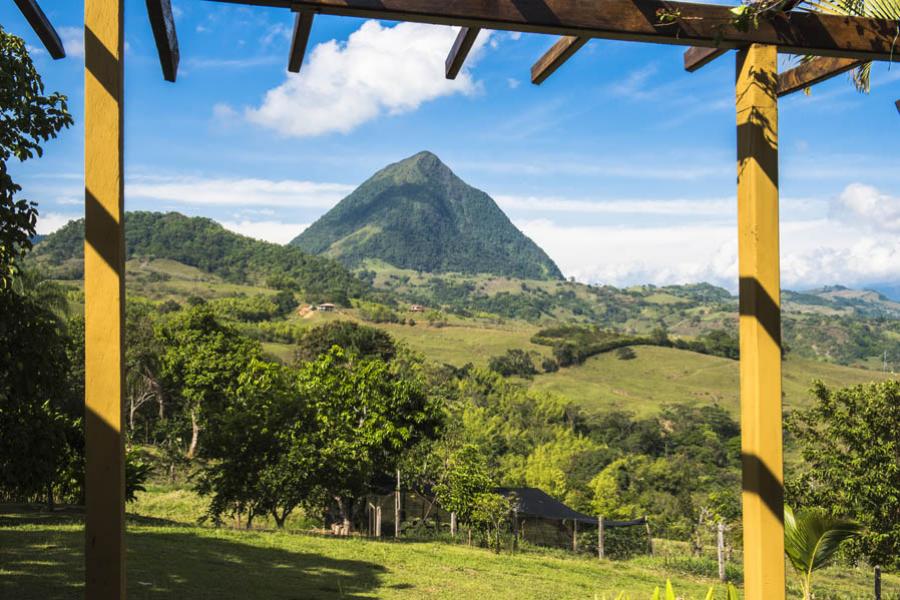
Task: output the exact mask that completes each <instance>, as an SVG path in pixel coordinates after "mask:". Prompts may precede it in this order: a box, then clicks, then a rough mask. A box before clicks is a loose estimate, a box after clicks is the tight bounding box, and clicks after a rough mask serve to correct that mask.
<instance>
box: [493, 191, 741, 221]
mask: <svg viewBox="0 0 900 600" xmlns="http://www.w3.org/2000/svg"><path fill="white" fill-rule="evenodd" d="M494 199H495V200H496V201H497V204H498V205H499V206H500V207H501V208H503V209H504V210H507V211H521V212H526V211H528V212H566V213H583V214H655V215H677V216H684V215H692V216H701V215H702V216H709V215H720V216H732V215H734V214H735V212H736V210H737V209H736V207H735V201H734V199H733V198H726V199H710V200H677V199H676V200H573V199H568V198H561V197H554V196H503V195H500V196H495V197H494Z"/></svg>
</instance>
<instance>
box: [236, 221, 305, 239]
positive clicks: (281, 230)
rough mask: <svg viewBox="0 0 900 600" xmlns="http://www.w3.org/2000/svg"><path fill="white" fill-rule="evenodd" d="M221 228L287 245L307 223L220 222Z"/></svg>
mask: <svg viewBox="0 0 900 600" xmlns="http://www.w3.org/2000/svg"><path fill="white" fill-rule="evenodd" d="M222 227H224V228H225V229H229V230H231V231H233V232H235V233H240V234H241V235H246V236H247V237H252V238H256V239H258V240H264V241H266V242H273V243H275V244H287V243H288V242H290V241H291V240H292V239H294V238H295V237H297V236H298V235H300V234H301V233H302V232H303V230H304V229H306V228H307V227H309V223H282V222H281V221H222Z"/></svg>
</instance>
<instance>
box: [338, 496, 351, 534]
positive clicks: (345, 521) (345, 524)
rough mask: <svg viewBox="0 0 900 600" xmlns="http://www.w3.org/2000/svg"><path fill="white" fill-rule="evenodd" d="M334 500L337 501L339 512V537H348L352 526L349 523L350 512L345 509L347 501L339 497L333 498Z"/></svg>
mask: <svg viewBox="0 0 900 600" xmlns="http://www.w3.org/2000/svg"><path fill="white" fill-rule="evenodd" d="M334 499H335V500H336V501H337V505H338V511H340V515H341V535H350V531H351V528H352V525H353V524H352V522H351V521H350V511H349V510H348V507H347V501H346V500H345V499H344V498H341V497H340V496H335V497H334Z"/></svg>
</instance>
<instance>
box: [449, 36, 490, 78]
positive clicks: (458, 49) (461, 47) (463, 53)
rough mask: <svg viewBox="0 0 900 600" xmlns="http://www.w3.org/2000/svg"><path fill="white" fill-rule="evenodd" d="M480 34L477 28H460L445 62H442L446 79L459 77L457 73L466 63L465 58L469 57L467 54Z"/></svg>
mask: <svg viewBox="0 0 900 600" xmlns="http://www.w3.org/2000/svg"><path fill="white" fill-rule="evenodd" d="M480 32H481V29H479V28H478V27H461V28H460V30H459V33H458V34H457V35H456V40H455V41H454V42H453V47H452V48H450V54H448V55H447V60H446V61H444V69H445V75H446V77H447V79H456V76H457V75H459V71H460V69H462V67H463V64H464V63H465V62H466V57H468V56H469V52H470V51H471V50H472V46H473V45H474V44H475V40H476V39H477V38H478V34H479V33H480Z"/></svg>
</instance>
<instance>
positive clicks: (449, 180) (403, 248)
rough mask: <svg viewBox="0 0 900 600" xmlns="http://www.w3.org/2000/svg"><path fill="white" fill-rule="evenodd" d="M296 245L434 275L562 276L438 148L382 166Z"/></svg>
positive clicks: (345, 258)
mask: <svg viewBox="0 0 900 600" xmlns="http://www.w3.org/2000/svg"><path fill="white" fill-rule="evenodd" d="M291 244H292V245H296V246H298V247H300V248H302V249H304V250H306V251H308V252H311V253H314V254H326V255H329V256H334V257H336V258H337V259H338V260H340V261H341V262H343V263H344V264H346V265H350V266H357V265H360V264H361V263H362V262H363V261H365V260H372V259H378V260H382V261H384V262H387V263H389V264H391V265H394V266H397V267H401V268H405V269H415V270H417V271H426V272H432V273H434V272H459V273H494V274H497V275H506V276H510V277H528V278H535V279H562V274H561V273H560V271H559V269H558V268H557V266H556V265H555V264H554V263H553V261H552V260H551V259H550V258H549V257H548V256H547V255H546V254H545V253H544V251H543V250H541V249H540V248H539V247H538V246H537V244H535V243H534V242H533V241H531V240H530V239H529V238H527V237H526V236H525V235H523V234H522V232H520V231H519V230H518V229H516V227H515V226H514V225H513V224H512V223H511V222H510V220H509V219H508V218H507V217H506V215H505V214H503V211H501V210H500V209H499V208H498V207H497V205H496V204H495V203H494V201H493V200H492V199H491V198H490V197H489V196H488V195H487V194H485V193H484V192H481V191H479V190H476V189H475V188H473V187H471V186H469V185H466V184H465V183H464V182H463V181H462V180H461V179H459V178H458V177H457V176H456V175H454V174H453V173H452V172H451V171H450V169H448V168H447V166H446V165H444V164H443V163H442V162H441V161H440V159H438V157H436V156H435V155H433V154H431V153H430V152H421V153H419V154H416V155H415V156H412V157H410V158H408V159H406V160H404V161H401V162H399V163H396V164H393V165H390V166H388V167H386V168H384V169H382V170H381V171H379V172H378V173H376V174H375V175H373V176H372V177H371V178H370V179H368V180H367V181H366V182H364V183H363V184H362V185H360V186H359V187H358V188H357V189H356V190H355V191H354V192H353V193H352V194H350V195H349V196H347V197H346V198H344V199H343V200H341V202H339V203H338V204H337V206H335V207H334V208H332V209H331V210H330V211H328V212H327V213H326V214H325V215H324V216H322V217H321V218H320V219H319V220H318V221H316V222H315V223H313V224H312V225H311V226H310V227H309V228H308V229H306V230H304V231H303V233H301V234H300V235H299V236H298V237H297V238H295V239H294V240H293V241H292V242H291Z"/></svg>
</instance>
